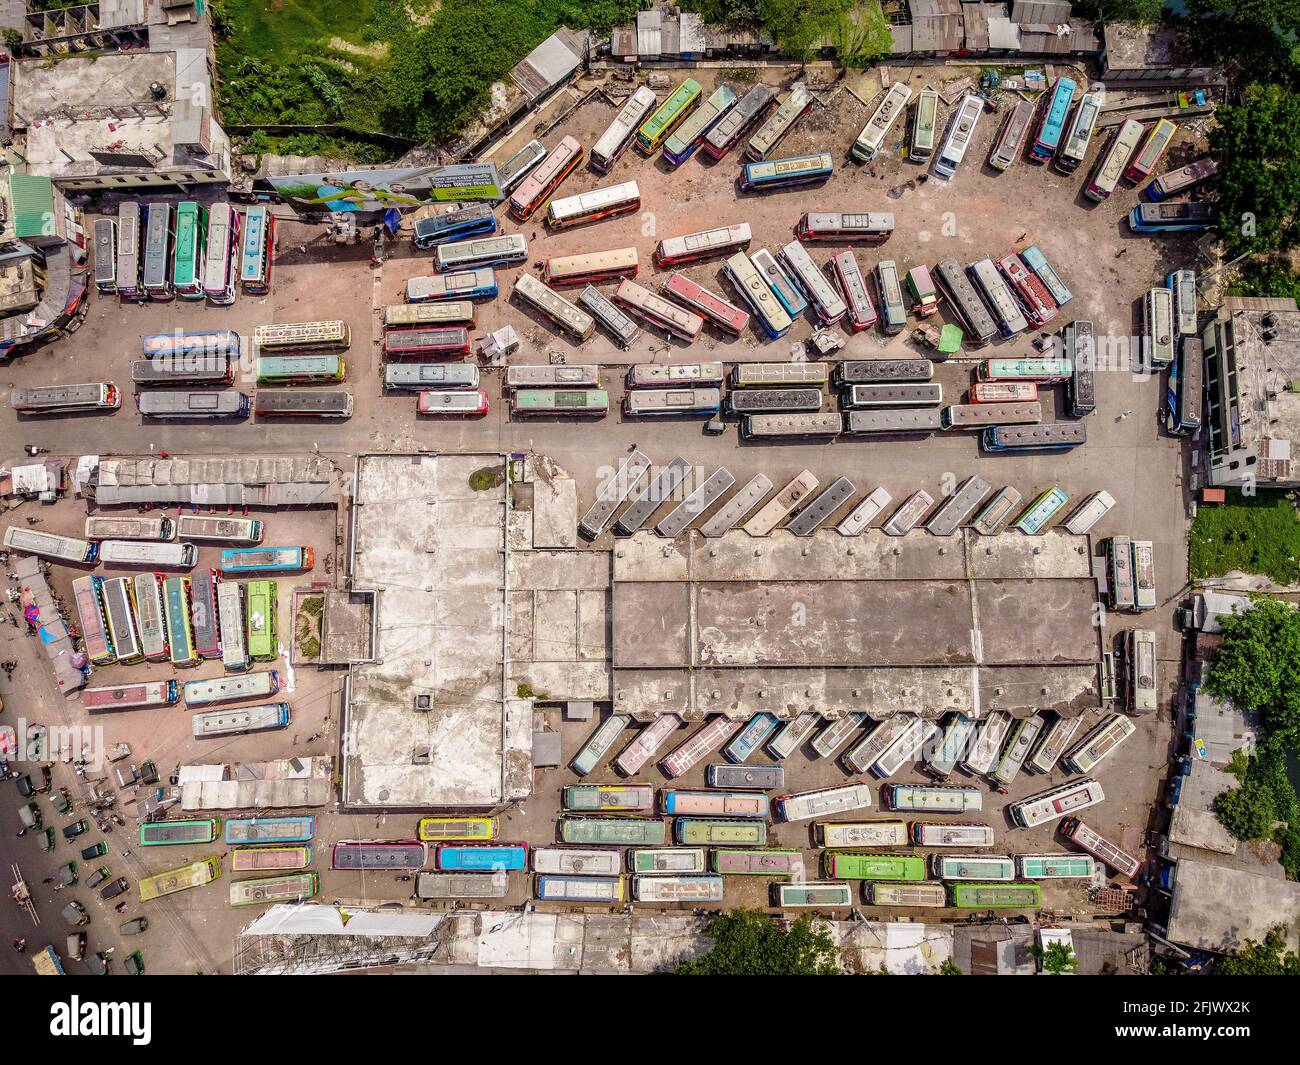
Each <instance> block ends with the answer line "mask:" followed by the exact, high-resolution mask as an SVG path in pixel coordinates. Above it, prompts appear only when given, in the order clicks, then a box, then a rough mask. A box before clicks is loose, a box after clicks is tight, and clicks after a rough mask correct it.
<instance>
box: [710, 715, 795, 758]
mask: <svg viewBox="0 0 1300 1065" xmlns="http://www.w3.org/2000/svg"><path fill="white" fill-rule="evenodd" d="M780 723H781V722H780V720H779V719H778V718H777V716H776V715H775V714H769V713H768V712H767V711H766V710H762V711H760V712H759V713H757V714H755V715H754V716H753V717H751V718H750V719H749V721H748V722H746V724H745V727H744V728H742V729H741V730H740V731H739V732H737V733H736V735H735V738H734V739H733V740H732V741H731V742H730V743H728V744H727V745H726V746H725V747H724V748H722V757H724V758H725V759H726V760H727V761H728V762H737V763H739V762H743V761H745V759H747V758H748V757H749V756H750V755H751V754H753V753H754V752H755V751H756V750H758V749H759V748H760V747H761V746H763V744H764V743H765V742H766V740H767V738H768V737H769V736H770V735H772V733H773V732H775V731H776V727H777V725H779V724H780Z"/></svg>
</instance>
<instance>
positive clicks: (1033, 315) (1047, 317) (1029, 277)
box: [997, 255, 1057, 328]
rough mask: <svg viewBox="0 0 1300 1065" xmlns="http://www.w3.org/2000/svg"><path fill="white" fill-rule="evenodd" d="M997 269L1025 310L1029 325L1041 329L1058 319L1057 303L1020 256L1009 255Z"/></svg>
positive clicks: (998, 263) (1000, 260) (998, 262)
mask: <svg viewBox="0 0 1300 1065" xmlns="http://www.w3.org/2000/svg"><path fill="white" fill-rule="evenodd" d="M997 268H998V269H999V270H1000V271H1001V272H1002V275H1003V277H1005V278H1006V281H1007V284H1008V285H1010V286H1011V289H1012V291H1013V292H1014V293H1015V294H1016V298H1017V299H1019V300H1020V306H1021V307H1023V308H1024V312H1025V317H1027V318H1028V319H1029V324H1030V325H1032V326H1034V327H1035V328H1041V327H1042V326H1044V325H1046V324H1047V323H1048V322H1050V321H1051V320H1052V319H1053V318H1055V317H1056V310H1057V308H1056V301H1055V300H1053V299H1052V295H1051V293H1050V292H1048V291H1047V286H1046V285H1044V284H1043V283H1042V281H1040V280H1039V279H1038V275H1037V274H1035V273H1033V272H1032V271H1030V269H1029V268H1028V267H1027V266H1026V265H1025V264H1024V262H1023V261H1022V260H1021V258H1020V256H1018V255H1008V256H1005V257H1004V258H1001V259H999V260H998V261H997Z"/></svg>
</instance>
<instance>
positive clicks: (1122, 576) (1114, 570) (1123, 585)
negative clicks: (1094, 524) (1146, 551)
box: [1106, 536, 1137, 610]
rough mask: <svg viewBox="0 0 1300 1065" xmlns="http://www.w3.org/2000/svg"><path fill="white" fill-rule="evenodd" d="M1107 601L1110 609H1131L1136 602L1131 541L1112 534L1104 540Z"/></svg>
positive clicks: (1135, 582) (1125, 537)
mask: <svg viewBox="0 0 1300 1065" xmlns="http://www.w3.org/2000/svg"><path fill="white" fill-rule="evenodd" d="M1106 585H1107V601H1108V603H1109V605H1110V608H1111V610H1132V609H1134V607H1135V605H1136V603H1137V581H1136V579H1135V578H1134V575H1133V541H1132V540H1130V539H1129V538H1128V537H1127V536H1112V537H1110V539H1109V540H1107V541H1106Z"/></svg>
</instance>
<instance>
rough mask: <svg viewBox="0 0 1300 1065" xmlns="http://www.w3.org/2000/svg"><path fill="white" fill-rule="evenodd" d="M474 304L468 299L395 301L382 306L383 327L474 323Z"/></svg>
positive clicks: (464, 324) (471, 325) (470, 325)
mask: <svg viewBox="0 0 1300 1065" xmlns="http://www.w3.org/2000/svg"><path fill="white" fill-rule="evenodd" d="M474 317H475V313H474V304H472V303H470V302H469V301H468V300H451V301H449V302H447V303H396V304H392V305H391V306H388V307H385V308H384V328H385V329H394V328H396V329H402V328H407V327H414V326H448V325H463V326H468V327H470V328H472V327H473V325H474Z"/></svg>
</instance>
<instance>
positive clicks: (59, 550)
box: [4, 525, 100, 562]
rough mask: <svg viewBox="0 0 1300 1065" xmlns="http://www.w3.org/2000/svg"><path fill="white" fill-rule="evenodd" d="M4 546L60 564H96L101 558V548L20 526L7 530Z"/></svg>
mask: <svg viewBox="0 0 1300 1065" xmlns="http://www.w3.org/2000/svg"><path fill="white" fill-rule="evenodd" d="M4 544H5V547H6V548H8V549H9V550H10V551H22V552H23V553H25V554H28V555H40V556H42V557H43V558H53V559H58V560H59V561H60V562H94V561H95V559H96V558H98V557H99V546H100V545H99V544H92V543H87V542H86V541H85V540H78V539H76V538H75V537H72V536H57V535H55V534H54V533H47V532H41V531H40V530H38V529H27V528H23V527H21V526H18V525H10V526H9V527H8V528H7V529H5V539H4Z"/></svg>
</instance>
